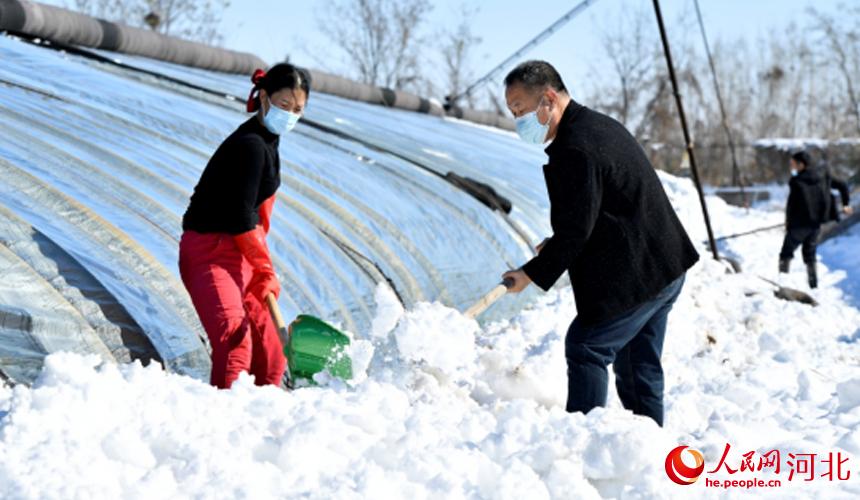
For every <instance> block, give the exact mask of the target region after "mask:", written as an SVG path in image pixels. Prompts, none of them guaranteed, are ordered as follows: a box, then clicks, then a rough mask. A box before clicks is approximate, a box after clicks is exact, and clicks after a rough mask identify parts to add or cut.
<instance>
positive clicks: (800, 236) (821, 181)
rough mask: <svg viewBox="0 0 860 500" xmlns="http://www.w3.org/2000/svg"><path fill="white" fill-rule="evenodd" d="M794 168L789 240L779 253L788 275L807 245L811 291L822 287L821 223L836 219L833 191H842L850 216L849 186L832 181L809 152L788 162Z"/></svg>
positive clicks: (787, 219)
mask: <svg viewBox="0 0 860 500" xmlns="http://www.w3.org/2000/svg"><path fill="white" fill-rule="evenodd" d="M788 162H789V165H790V166H791V180H790V181H789V182H788V187H789V193H788V204H787V205H786V208H785V229H786V231H785V239H784V240H783V242H782V250H781V251H780V252H779V272H781V273H787V272H788V268H789V265H790V264H791V259H792V257H794V251H795V250H797V247H799V246H801V245H803V249H802V250H801V253H802V254H803V262H804V263H805V264H806V277H807V281H808V282H809V288H817V287H818V271H817V270H816V265H815V261H816V258H815V253H816V247H817V245H818V234H819V233H820V230H821V224H822V223H824V222H827V221H829V220H831V219H833V218H836V217H835V215H831V214H835V213H836V212H835V207H833V206H832V204H833V203H834V200H833V199H832V198H831V196H830V189H831V188H832V189H837V190H839V194H840V196H841V197H842V205H843V207H842V211H843V212H844V213H845V214H847V215H850V214H851V213H852V209H851V206H850V205H849V201H850V200H849V194H848V185H847V184H845V182H843V181H840V180H838V179H834V178H832V177H831V176H830V175H829V174H828V173H827V168H826V165H820V166H818V167H815V166H812V162H811V160H810V157H809V153H807V152H806V151H799V152H797V153H795V154H793V155H792V156H791V159H790V160H789V161H788Z"/></svg>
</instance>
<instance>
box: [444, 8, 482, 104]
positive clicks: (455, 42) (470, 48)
mask: <svg viewBox="0 0 860 500" xmlns="http://www.w3.org/2000/svg"><path fill="white" fill-rule="evenodd" d="M477 13H478V9H477V8H475V9H470V8H468V7H466V6H465V5H463V6H461V12H460V15H459V16H458V17H459V18H460V24H458V25H457V27H456V28H454V29H453V30H450V31H446V32H444V33H442V35H441V36H440V38H441V39H442V47H441V55H442V60H443V63H444V64H443V68H444V71H445V88H446V89H447V90H446V95H448V96H457V95H459V94H460V93H461V92H463V91H464V90H466V86H467V85H469V83H470V82H472V81H473V80H474V78H475V75H474V72H473V71H472V69H471V62H472V61H471V59H472V55H473V52H474V50H475V48H476V47H477V46H478V45H479V44H480V43H481V38H480V37H478V36H476V35H475V34H474V33H472V25H473V24H474V20H475V16H476V15H477ZM465 97H466V102H467V103H468V105H469V107H470V108H474V107H475V101H476V99H475V96H474V95H467V96H465Z"/></svg>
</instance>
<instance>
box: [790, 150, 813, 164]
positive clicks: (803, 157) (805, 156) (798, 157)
mask: <svg viewBox="0 0 860 500" xmlns="http://www.w3.org/2000/svg"><path fill="white" fill-rule="evenodd" d="M791 158H792V159H793V160H794V161H796V162H797V163H803V166H804V167H808V166H809V164H810V163H811V162H810V159H809V153H807V152H806V151H798V152H796V153H794V154H793V155H791Z"/></svg>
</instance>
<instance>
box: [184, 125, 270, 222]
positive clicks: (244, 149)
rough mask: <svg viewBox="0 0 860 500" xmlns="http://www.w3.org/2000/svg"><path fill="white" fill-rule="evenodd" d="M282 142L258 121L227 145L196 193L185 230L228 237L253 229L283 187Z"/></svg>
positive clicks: (215, 157) (241, 128) (238, 131)
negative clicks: (260, 211) (266, 204)
mask: <svg viewBox="0 0 860 500" xmlns="http://www.w3.org/2000/svg"><path fill="white" fill-rule="evenodd" d="M278 139H279V136H277V135H275V134H273V133H271V132H269V131H268V129H266V127H264V126H263V124H262V123H260V121H259V120H258V119H257V117H256V116H253V117H251V119H249V120H248V121H246V122H245V123H243V124H242V125H240V126H239V128H237V129H236V131H235V132H233V133H232V134H230V136H229V137H227V138H226V139H224V142H222V143H221V145H220V146H219V147H218V149H217V150H216V151H215V154H213V155H212V158H211V159H210V160H209V164H208V165H206V169H205V170H203V175H202V176H201V177H200V181H199V182H198V183H197V186H196V187H195V188H194V194H193V195H191V203H190V204H189V205H188V210H186V212H185V216H184V217H183V218H182V229H183V230H186V231H188V230H191V231H196V232H198V233H229V234H240V233H244V232H246V231H250V230H251V229H254V227H255V226H256V225H257V223H258V222H259V216H258V214H257V209H258V208H259V206H260V204H261V203H263V201H265V200H266V199H267V198H269V197H270V196H272V195H273V194H275V191H277V190H278V186H280V185H281V174H280V170H281V168H280V165H281V162H280V158H279V156H278Z"/></svg>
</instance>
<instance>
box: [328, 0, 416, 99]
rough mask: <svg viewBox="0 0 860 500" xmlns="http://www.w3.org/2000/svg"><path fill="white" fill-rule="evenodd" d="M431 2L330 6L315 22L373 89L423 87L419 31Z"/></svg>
mask: <svg viewBox="0 0 860 500" xmlns="http://www.w3.org/2000/svg"><path fill="white" fill-rule="evenodd" d="M431 9H432V6H431V4H430V2H429V0H341V1H332V2H330V3H329V4H328V7H327V8H326V9H325V10H324V11H323V12H322V13H321V14H320V16H319V17H318V18H317V24H318V26H319V28H320V31H322V32H323V33H324V34H325V35H327V36H328V37H329V38H330V39H331V41H332V42H334V43H335V44H336V45H337V46H338V47H339V48H340V50H341V51H342V52H343V53H344V54H345V55H346V57H347V62H348V64H350V65H351V66H352V68H353V69H354V70H355V71H356V73H357V77H358V78H359V79H360V80H361V81H362V82H364V83H367V84H370V85H377V86H384V87H389V88H393V89H405V88H419V87H420V85H421V84H422V82H424V81H425V80H426V79H425V78H424V76H423V75H422V73H421V71H420V69H421V66H420V65H419V64H418V61H419V59H420V48H421V45H422V43H423V42H424V39H423V37H422V36H421V33H420V30H421V28H422V25H423V24H424V22H425V21H426V17H427V15H428V14H429V12H430V10H431Z"/></svg>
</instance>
